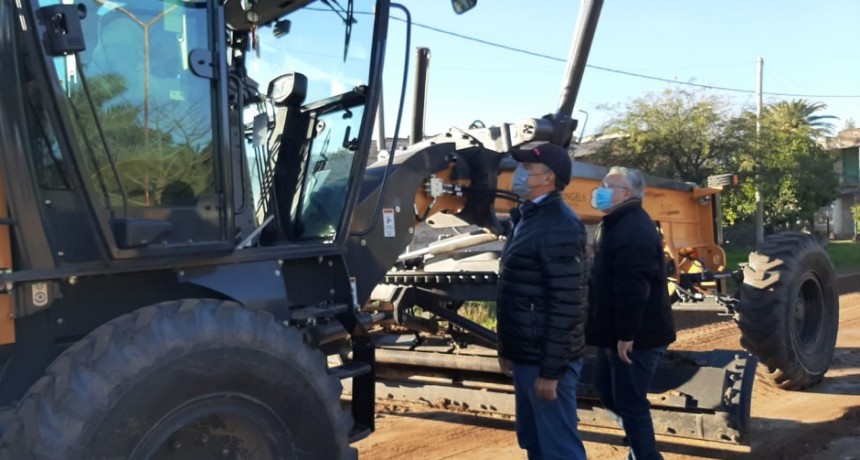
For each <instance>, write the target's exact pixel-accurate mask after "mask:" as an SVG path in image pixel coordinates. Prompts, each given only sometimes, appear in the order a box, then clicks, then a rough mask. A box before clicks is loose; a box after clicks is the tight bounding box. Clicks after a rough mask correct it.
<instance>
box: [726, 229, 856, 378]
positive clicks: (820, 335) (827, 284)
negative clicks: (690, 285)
mask: <svg viewBox="0 0 860 460" xmlns="http://www.w3.org/2000/svg"><path fill="white" fill-rule="evenodd" d="M738 310H739V315H738V316H739V326H740V330H741V345H742V346H743V347H744V348H746V349H747V350H749V351H750V352H751V353H752V354H754V355H755V356H756V357H758V359H759V361H760V362H761V363H762V364H764V370H765V372H763V375H764V377H765V380H766V381H768V382H769V383H772V384H774V385H776V386H778V387H780V388H783V389H786V390H802V389H804V388H807V387H809V386H810V385H813V384H815V383H817V382H818V381H819V380H821V378H822V377H823V376H824V373H825V372H827V369H828V368H829V367H830V361H831V359H832V358H833V351H834V348H835V346H836V333H837V331H838V329H839V294H838V291H837V286H836V272H835V270H834V268H833V264H832V263H831V261H830V258H829V256H828V255H827V251H826V250H825V248H824V247H823V246H822V245H821V244H820V243H819V242H818V241H817V240H816V239H815V237H813V236H810V235H806V234H802V233H781V234H777V235H771V236H768V237H767V238H766V239H765V241H764V242H763V243H762V245H761V247H760V248H759V250H758V251H757V252H753V253H751V254H750V257H749V264H748V265H747V266H745V267H744V282H743V284H742V285H741V298H740V303H739V305H738Z"/></svg>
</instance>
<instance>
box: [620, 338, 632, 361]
mask: <svg viewBox="0 0 860 460" xmlns="http://www.w3.org/2000/svg"><path fill="white" fill-rule="evenodd" d="M631 351H633V341H632V340H631V341H629V342H625V341H623V340H619V341H618V357H619V358H621V361H624V362H625V363H627V364H633V361H631V360H630V356H628V353H630V352H631Z"/></svg>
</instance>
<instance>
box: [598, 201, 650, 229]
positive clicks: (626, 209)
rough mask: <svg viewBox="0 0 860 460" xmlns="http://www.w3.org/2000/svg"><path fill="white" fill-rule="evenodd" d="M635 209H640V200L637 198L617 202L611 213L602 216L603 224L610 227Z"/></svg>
mask: <svg viewBox="0 0 860 460" xmlns="http://www.w3.org/2000/svg"><path fill="white" fill-rule="evenodd" d="M636 209H642V200H640V199H639V198H631V199H629V200H627V201H625V202H623V203H621V204H619V205H618V207H617V208H615V209H613V210H612V212H611V213H609V214H607V215H605V216H603V226H604V227H612V226H613V225H615V223H616V222H618V221H619V220H621V219H622V218H624V216H626V215H627V214H630V213H631V212H632V211H634V210H636Z"/></svg>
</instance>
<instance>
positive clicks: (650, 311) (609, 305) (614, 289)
mask: <svg viewBox="0 0 860 460" xmlns="http://www.w3.org/2000/svg"><path fill="white" fill-rule="evenodd" d="M644 196H645V180H644V178H643V177H642V174H641V173H639V172H638V171H636V170H633V169H628V168H622V167H614V168H611V169H610V170H609V173H608V174H607V175H606V177H604V178H603V184H602V185H601V187H600V188H598V189H596V190H595V191H594V192H593V196H592V206H594V207H595V208H596V209H599V210H601V211H603V212H605V213H606V216H604V217H603V222H602V223H601V225H600V227H599V228H598V230H597V235H596V238H595V240H596V241H595V245H594V246H595V255H594V262H593V265H592V269H591V278H590V279H589V291H588V299H589V302H588V320H587V321H586V329H585V334H586V342H587V343H588V344H589V345H596V346H597V347H598V351H597V359H596V361H595V371H594V372H595V376H594V386H595V389H596V390H597V393H598V395H599V396H600V399H601V401H602V402H603V404H604V406H606V408H607V409H608V410H609V411H611V412H612V413H614V414H615V415H616V416H617V418H618V419H620V420H619V421H620V423H621V426H622V428H624V432H625V434H626V435H627V441H628V444H629V446H630V454H629V456H628V458H629V459H636V460H651V459H660V458H662V457H661V456H660V453H659V452H658V451H657V445H656V442H655V440H654V424H653V422H652V420H651V406H650V404H649V402H648V399H647V392H648V387H649V385H650V384H651V379H652V377H653V376H654V371H655V369H656V366H657V361H658V360H659V358H660V355H661V354H662V353H663V352H664V351H665V350H666V346H667V345H669V344H670V343H672V342H674V341H675V327H674V324H673V321H672V307H671V304H670V303H669V294H668V290H667V287H666V260H665V258H664V256H663V241H662V238H661V236H660V233H659V232H658V231H657V227H656V225H655V224H654V222H653V221H652V220H651V218H650V217H649V216H648V214H647V213H646V212H645V210H644V209H642V198H643V197H644Z"/></svg>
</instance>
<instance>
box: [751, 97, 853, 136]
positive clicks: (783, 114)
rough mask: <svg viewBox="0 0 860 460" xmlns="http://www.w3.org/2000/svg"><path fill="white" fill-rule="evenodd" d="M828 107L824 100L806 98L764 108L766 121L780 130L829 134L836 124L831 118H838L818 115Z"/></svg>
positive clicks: (781, 102)
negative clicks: (815, 100) (812, 100)
mask: <svg viewBox="0 0 860 460" xmlns="http://www.w3.org/2000/svg"><path fill="white" fill-rule="evenodd" d="M826 108H827V104H824V103H823V102H810V101H808V100H806V99H794V100H791V101H779V102H777V103H774V104H769V105H768V106H767V107H765V109H764V113H763V114H762V115H763V117H762V118H763V119H764V121H765V123H767V124H769V125H770V126H771V127H772V128H774V129H776V130H778V131H798V130H801V129H802V130H808V131H809V134H810V135H811V136H820V135H823V134H829V133H831V132H832V131H833V129H834V128H835V126H834V125H833V123H831V122H830V121H829V120H838V118H837V117H835V116H833V115H818V114H817V113H818V112H819V111H821V110H824V109H826Z"/></svg>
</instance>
